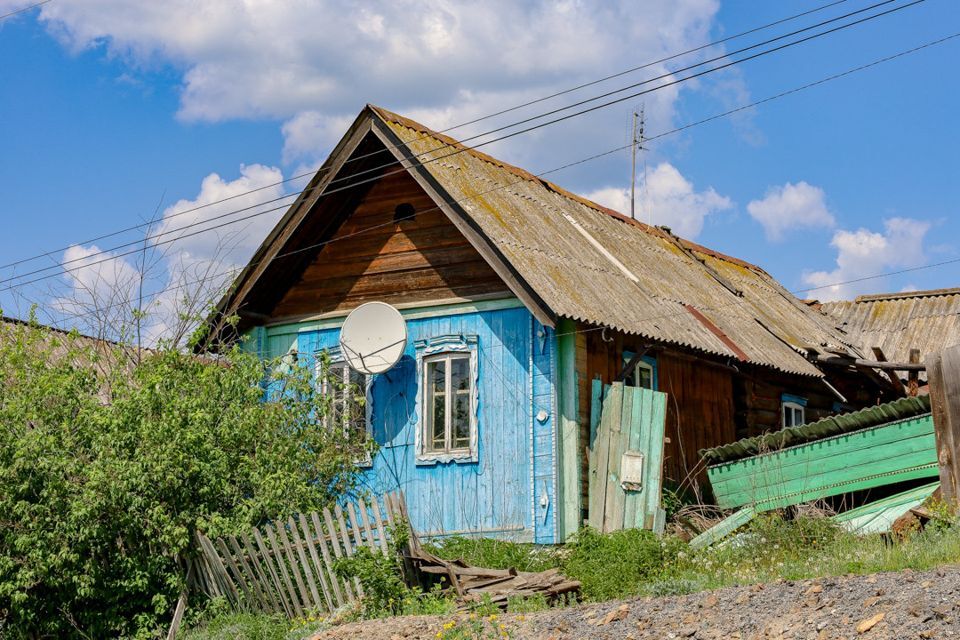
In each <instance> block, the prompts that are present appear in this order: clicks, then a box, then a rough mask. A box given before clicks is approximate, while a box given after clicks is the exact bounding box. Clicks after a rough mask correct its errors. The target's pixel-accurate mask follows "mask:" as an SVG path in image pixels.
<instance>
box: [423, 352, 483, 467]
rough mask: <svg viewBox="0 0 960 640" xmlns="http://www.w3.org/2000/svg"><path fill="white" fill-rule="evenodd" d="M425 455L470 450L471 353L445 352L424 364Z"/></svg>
mask: <svg viewBox="0 0 960 640" xmlns="http://www.w3.org/2000/svg"><path fill="white" fill-rule="evenodd" d="M424 366H425V371H424V380H425V381H426V407H425V409H426V411H424V417H425V418H426V431H427V433H426V435H427V440H426V448H425V452H426V453H456V452H464V451H469V450H470V422H471V420H470V404H471V402H470V399H471V397H472V395H473V393H472V389H471V386H472V384H471V381H470V354H469V353H466V354H464V353H455V354H454V353H445V354H441V355H436V356H431V357H430V358H428V359H426V360H425V361H424Z"/></svg>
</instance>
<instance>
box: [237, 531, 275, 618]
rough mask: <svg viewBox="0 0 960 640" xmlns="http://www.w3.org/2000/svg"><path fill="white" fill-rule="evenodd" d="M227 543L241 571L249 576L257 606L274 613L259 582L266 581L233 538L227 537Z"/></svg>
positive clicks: (272, 606)
mask: <svg viewBox="0 0 960 640" xmlns="http://www.w3.org/2000/svg"><path fill="white" fill-rule="evenodd" d="M227 542H229V543H230V547H231V548H232V549H233V553H234V555H236V556H237V562H239V563H240V566H241V567H243V571H244V572H245V573H246V574H247V575H248V576H250V586H251V588H252V589H253V592H254V593H255V594H256V598H257V603H258V604H259V606H260V607H261V608H262V609H263V610H264V611H267V612H271V611H276V610H277V609H278V608H275V607H274V604H273V603H271V602H270V599H269V598H268V597H267V594H265V593H264V592H263V588H262V587H261V581H262V582H266V579H265V578H261V577H260V575H259V573H258V572H257V571H256V570H255V569H254V568H253V565H251V564H250V561H248V560H247V554H246V552H245V551H244V550H243V549H242V548H241V547H240V544H239V543H238V542H237V539H236V538H235V537H234V536H227Z"/></svg>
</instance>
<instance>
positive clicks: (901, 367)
mask: <svg viewBox="0 0 960 640" xmlns="http://www.w3.org/2000/svg"><path fill="white" fill-rule="evenodd" d="M816 361H817V362H819V363H821V364H832V365H836V366H840V367H870V368H872V369H883V370H884V371H887V370H890V371H926V370H927V365H926V364H925V363H923V362H917V363H912V362H878V361H876V360H864V359H862V358H848V357H844V356H837V355H831V354H826V353H819V354H817V357H816Z"/></svg>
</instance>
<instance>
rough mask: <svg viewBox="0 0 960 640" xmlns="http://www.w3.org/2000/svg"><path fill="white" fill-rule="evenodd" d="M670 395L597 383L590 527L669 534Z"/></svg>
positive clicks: (593, 395)
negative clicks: (666, 450) (665, 492)
mask: <svg viewBox="0 0 960 640" xmlns="http://www.w3.org/2000/svg"><path fill="white" fill-rule="evenodd" d="M666 409H667V394H665V393H660V392H659V391H651V390H650V389H639V388H636V387H625V386H624V385H623V383H621V382H615V383H613V384H612V385H604V384H603V383H602V382H601V381H600V380H594V381H593V388H592V393H591V415H590V447H589V454H590V477H589V494H590V500H589V507H588V508H589V513H588V522H589V524H590V526H592V527H594V528H595V529H597V530H599V531H603V532H610V531H617V530H619V529H633V528H637V529H650V530H653V531H655V532H657V533H661V532H662V531H663V526H664V516H665V514H664V511H663V509H662V508H661V506H660V492H661V489H662V483H663V437H664V425H665V423H666Z"/></svg>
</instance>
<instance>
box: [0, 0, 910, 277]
mask: <svg viewBox="0 0 960 640" xmlns="http://www.w3.org/2000/svg"><path fill="white" fill-rule="evenodd" d="M50 1H51V0H45V2H50ZM847 1H848V0H836V1H834V2H829V3H827V4H824V5H821V6H819V7H815V8H813V9H810V10H808V11H804V12H801V13H797V14H794V15H792V16H788V17H786V18H781V19H779V20H776V21H773V22H770V23H767V24H764V25H761V26H759V27H754V28H752V29H748V30H747V31H743V32H740V33H737V34H735V35H732V36H728V37H726V38H721V39H719V40H715V41H713V42H710V43H707V44H704V45H700V46H698V47H694V48H692V49H687V50H686V51H682V52H680V53H676V54H672V55H670V56H667V57H664V58H660V59H659V60H655V61H653V62H648V63H646V64H643V65H640V66H636V67H632V68H630V69H626V70H624V71H620V72H618V73H614V74H611V75H608V76H605V77H603V78H599V79H597V80H593V81H589V82H586V83H583V84H580V85H577V86H575V87H571V88H569V89H564V90H562V91H558V92H556V93H553V94H550V95H548V96H544V97H541V98H536V99H534V100H530V101H528V102H525V103H522V104H518V105H515V106H513V107H509V108H506V109H503V110H500V111H497V112H495V113H492V114H488V115H485V116H481V117H478V118H475V119H473V120H470V121H467V122H462V123H460V124H456V125H453V126H451V127H448V128H446V129H442V130H440V131H438V132H437V133H441V134H442V133H447V132H449V131H453V130H455V129H459V128H462V127H465V126H468V125H470V124H475V123H477V122H481V121H484V120H488V119H490V118H493V117H496V116H499V115H503V114H506V113H510V112H512V111H516V110H518V109H521V108H524V107H527V106H531V105H534V104H538V103H540V102H544V101H547V100H550V99H552V98H556V97H559V96H562V95H566V94H569V93H572V92H574V91H578V90H580V89H583V88H586V87H590V86H594V85H596V84H600V83H602V82H605V81H607V80H611V79H614V78H617V77H621V76H624V75H627V74H630V73H634V72H636V71H640V70H643V69H646V68H649V67H651V66H654V65H657V64H662V63H664V62H668V61H670V60H674V59H677V58H680V57H682V56H685V55H689V54H691V53H696V52H698V51H701V50H704V49H707V48H709V47H713V46H716V45H719V44H722V43H725V42H729V41H732V40H735V39H738V38H742V37H744V36H746V35H749V34H752V33H756V32H759V31H763V30H765V29H769V28H771V27H774V26H777V25H779V24H784V23H786V22H790V21H793V20H796V19H798V18H801V17H805V16H807V15H811V14H813V13H817V12H819V11H823V10H825V9H828V8H830V7H833V6H835V5H838V4H842V3H845V2H847ZM892 1H894V0H886V2H881V3H878V4H875V5H871V6H869V7H866V8H865V9H862V10H860V12H862V11H866V10H869V9H870V8H873V7H876V6H879V5H880V4H886V3H887V2H892ZM40 4H43V3H40ZM37 6H39V5H37ZM854 13H858V12H854ZM849 15H852V14H845V15H844V16H840V17H838V18H836V19H841V18H843V17H847V16H849ZM821 24H823V23H821ZM728 55H729V54H728ZM508 126H509V125H508ZM425 137H427V136H422V137H421V138H419V139H423V138H425ZM416 141H417V140H411V141H409V142H405V143H404V146H409V145H410V144H412V143H414V142H416ZM385 151H388V150H387V149H380V150H378V151H374V152H370V153H367V154H363V155H358V156H355V157H351V158H349V159H348V160H347V161H346V162H345V163H344V164H347V163H350V162H355V161H358V160H361V159H363V158H366V157H370V156H373V155H377V154H380V153H383V152H385ZM316 173H317V172H316V171H309V172H305V173H301V174H298V175H295V176H292V177H290V178H286V179H284V180H280V181H278V182H274V183H270V184H267V185H264V186H261V187H257V188H255V189H250V190H248V191H244V192H242V193H238V194H234V195H232V196H228V197H226V198H221V199H219V200H214V201H211V202H208V203H204V204H203V205H199V206H196V207H192V208H189V209H185V210H183V211H179V212H176V213H174V214H171V215H169V216H166V217H165V219H164V221H166V220H170V219H172V218H175V217H178V216H181V215H185V214H187V213H192V212H195V211H198V210H201V209H204V208H207V207H210V206H213V205H216V204H221V203H223V202H228V201H230V200H234V199H236V198H240V197H243V196H245V195H249V194H252V193H256V192H259V191H262V190H265V189H269V188H272V187H276V186H279V185H282V184H286V183H288V182H292V181H294V180H299V179H301V178H304V177H309V176H313V175H315V174H316ZM276 200H277V199H274V200H270V201H267V202H273V201H276ZM261 204H266V203H261ZM243 210H246V209H241V210H239V211H243ZM153 224H154V221H149V222H143V223H140V224H137V225H133V226H130V227H126V228H124V229H120V230H117V231H113V232H109V233H105V234H102V235H99V236H96V237H93V238H90V239H87V240H83V241H80V242H78V243H74V244H91V243H94V242H98V241H100V240H104V239H106V238H110V237H115V236H117V235H121V234H123V233H128V232H130V231H136V230H138V229H143V228H145V227H149V226H151V225H153ZM140 241H141V240H137V241H136V242H138V243H139V242H140ZM70 246H73V245H68V246H66V247H61V248H59V249H53V250H50V251H48V252H45V253H42V254H37V255H34V256H29V257H26V258H21V259H18V260H16V261H14V262H10V263H7V264H2V265H0V269H7V268H10V267H14V266H18V265H20V264H23V263H25V262H30V261H33V260H37V259H40V258H44V257H50V256H51V255H52V254H55V253H60V252H62V251H65V250H67V249H68V248H70ZM108 251H109V250H108ZM23 275H24V274H21V275H20V276H19V277H23Z"/></svg>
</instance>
